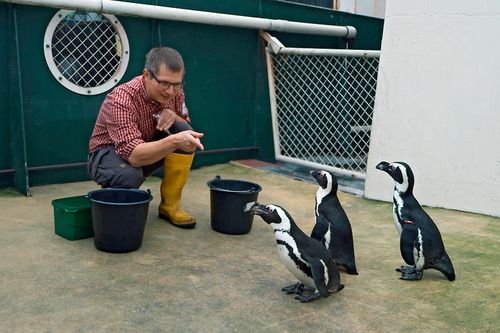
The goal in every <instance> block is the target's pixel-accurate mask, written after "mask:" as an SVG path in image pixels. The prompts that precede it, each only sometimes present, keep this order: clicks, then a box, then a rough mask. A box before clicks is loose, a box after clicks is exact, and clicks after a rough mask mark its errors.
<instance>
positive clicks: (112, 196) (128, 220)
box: [88, 188, 153, 252]
mask: <svg viewBox="0 0 500 333" xmlns="http://www.w3.org/2000/svg"><path fill="white" fill-rule="evenodd" d="M88 197H89V199H90V210H91V213H92V227H93V228H94V245H95V247H96V248H97V249H98V250H101V251H106V252H130V251H135V250H137V249H138V248H139V247H141V245H142V238H143V236H144V228H145V226H146V219H147V216H148V208H149V202H150V201H151V200H152V199H153V197H152V195H151V192H150V191H149V190H148V191H147V192H145V191H141V190H135V189H123V188H105V189H101V190H96V191H92V192H89V194H88Z"/></svg>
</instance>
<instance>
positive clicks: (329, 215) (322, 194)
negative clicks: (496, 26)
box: [310, 170, 358, 275]
mask: <svg viewBox="0 0 500 333" xmlns="http://www.w3.org/2000/svg"><path fill="white" fill-rule="evenodd" d="M310 174H311V176H312V177H314V179H316V182H317V183H318V185H319V186H318V190H317V191H316V200H315V201H316V204H315V207H314V216H315V224H314V228H313V230H312V232H311V237H312V238H314V239H317V240H319V241H321V243H323V245H325V247H326V248H327V249H328V250H329V251H330V253H331V254H332V256H333V258H334V259H335V261H336V262H337V265H339V266H342V267H343V268H345V270H346V271H347V273H348V274H353V275H358V271H357V269H356V261H355V257H354V240H353V237H352V228H351V223H350V222H349V218H348V217H347V215H346V213H345V211H344V209H343V208H342V205H341V204H340V201H339V199H338V197H337V188H338V184H337V178H336V177H335V175H333V174H332V173H330V172H328V171H324V170H323V171H311V172H310Z"/></svg>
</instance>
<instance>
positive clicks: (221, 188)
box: [207, 176, 262, 235]
mask: <svg viewBox="0 0 500 333" xmlns="http://www.w3.org/2000/svg"><path fill="white" fill-rule="evenodd" d="M207 185H208V187H209V188H210V225H211V226H212V229H214V230H215V231H219V232H222V233H225V234H231V235H241V234H246V233H248V232H250V230H251V229H252V222H253V215H252V214H250V212H249V211H248V209H249V208H250V207H251V206H252V204H253V203H255V202H257V197H258V195H259V192H260V191H261V190H262V188H261V187H260V185H257V184H255V183H251V182H247V181H243V180H235V179H221V178H220V176H216V177H215V178H214V179H212V180H209V181H208V182H207Z"/></svg>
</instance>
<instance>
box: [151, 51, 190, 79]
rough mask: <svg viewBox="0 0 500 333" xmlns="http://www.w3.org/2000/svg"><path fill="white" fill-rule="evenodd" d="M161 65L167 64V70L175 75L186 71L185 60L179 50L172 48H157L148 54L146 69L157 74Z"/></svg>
mask: <svg viewBox="0 0 500 333" xmlns="http://www.w3.org/2000/svg"><path fill="white" fill-rule="evenodd" d="M161 64H165V66H166V67H167V69H169V70H170V71H172V72H174V73H178V72H180V71H182V70H184V60H182V56H181V54H180V53H179V52H177V50H174V49H173V48H170V47H155V48H153V49H151V50H149V52H148V53H147V54H146V63H145V64H144V67H145V68H146V69H147V70H148V71H150V72H153V74H156V73H157V72H158V70H159V69H160V66H161Z"/></svg>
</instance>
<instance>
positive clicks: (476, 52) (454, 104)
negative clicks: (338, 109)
mask: <svg viewBox="0 0 500 333" xmlns="http://www.w3.org/2000/svg"><path fill="white" fill-rule="evenodd" d="M382 160H386V161H389V162H391V161H397V160H400V161H406V162H407V163H409V164H410V166H412V169H413V172H414V174H415V179H416V182H415V190H414V193H415V196H416V197H417V199H418V200H419V201H420V203H421V204H424V205H429V206H436V207H445V208H451V209H458V210H463V211H470V212H477V213H483V214H488V215H494V216H500V1H497V0H483V1H470V0H441V1H433V0H425V1H401V0H387V4H386V17H385V25H384V35H383V39H382V52H381V58H380V67H379V74H378V83H377V93H376V98H375V111H374V119H373V126H372V135H371V144H370V153H369V159H368V170H367V175H366V187H365V196H366V197H368V198H372V199H379V200H387V201H389V200H391V197H392V189H393V181H392V179H391V178H390V177H389V176H388V175H387V174H385V173H384V172H381V171H379V170H376V169H375V165H376V164H377V163H378V162H379V161H382Z"/></svg>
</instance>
